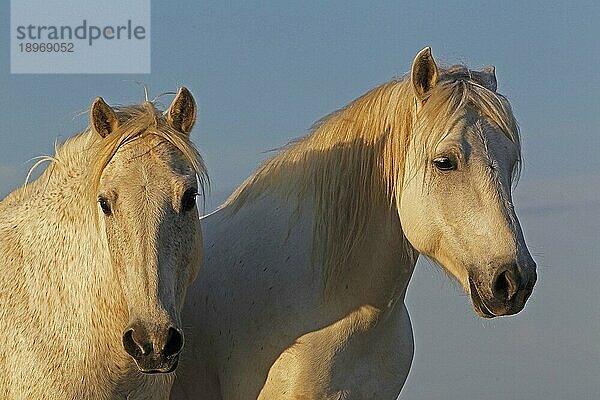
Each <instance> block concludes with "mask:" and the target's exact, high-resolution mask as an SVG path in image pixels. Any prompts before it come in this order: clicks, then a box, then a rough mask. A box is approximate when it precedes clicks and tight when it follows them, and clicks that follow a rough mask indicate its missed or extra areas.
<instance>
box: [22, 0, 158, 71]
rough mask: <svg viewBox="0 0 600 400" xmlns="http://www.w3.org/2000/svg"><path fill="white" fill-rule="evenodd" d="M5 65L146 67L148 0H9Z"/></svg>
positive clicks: (30, 67)
mask: <svg viewBox="0 0 600 400" xmlns="http://www.w3.org/2000/svg"><path fill="white" fill-rule="evenodd" d="M10 15H11V19H10V25H11V26H10V33H11V38H10V43H11V46H10V47H11V49H10V51H11V58H10V70H11V73H14V74H28V73H31V74H38V73H55V74H59V73H67V74H68V73H88V74H92V73H105V74H106V73H150V0H127V1H123V0H102V1H99V2H87V1H81V0H11V10H10Z"/></svg>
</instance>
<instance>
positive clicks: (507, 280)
mask: <svg viewBox="0 0 600 400" xmlns="http://www.w3.org/2000/svg"><path fill="white" fill-rule="evenodd" d="M518 290H519V285H518V283H517V278H516V277H515V274H514V272H513V271H511V270H505V271H502V272H500V273H499V274H498V275H497V276H496V279H495V280H494V283H493V285H492V292H493V294H494V297H496V298H498V299H501V300H502V301H510V300H511V299H512V298H513V296H514V295H515V293H517V291H518Z"/></svg>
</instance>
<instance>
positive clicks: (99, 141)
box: [3, 101, 209, 204]
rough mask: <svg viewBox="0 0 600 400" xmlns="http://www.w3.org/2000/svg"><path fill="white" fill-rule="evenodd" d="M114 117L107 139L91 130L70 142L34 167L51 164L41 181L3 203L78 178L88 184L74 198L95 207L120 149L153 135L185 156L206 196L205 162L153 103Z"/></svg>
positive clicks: (120, 109) (127, 108) (119, 111)
mask: <svg viewBox="0 0 600 400" xmlns="http://www.w3.org/2000/svg"><path fill="white" fill-rule="evenodd" d="M115 113H116V115H117V117H118V118H119V121H120V126H119V127H118V128H117V129H116V130H115V131H114V132H111V134H110V135H109V136H108V137H106V138H101V137H100V135H98V134H97V133H96V132H94V131H93V129H92V128H91V127H88V128H87V129H85V130H84V131H83V132H81V133H80V134H78V135H75V136H73V137H71V138H69V139H68V140H67V141H66V142H65V143H64V144H63V145H62V146H60V147H59V148H57V149H56V154H55V155H54V156H45V157H41V160H40V161H38V162H37V163H36V164H35V165H34V166H33V167H32V170H33V169H34V168H36V167H37V166H38V165H39V164H40V162H43V161H50V165H49V166H48V167H47V168H46V170H45V171H44V173H43V174H42V175H41V176H40V178H38V179H37V180H36V181H34V182H31V183H27V181H26V183H25V185H23V187H21V188H20V189H18V190H16V191H15V192H13V193H11V194H10V195H9V196H7V198H6V199H5V200H4V201H3V203H4V204H8V203H13V202H15V201H20V200H23V199H25V198H28V197H30V196H32V195H33V194H34V193H36V191H37V190H38V189H42V190H43V189H44V188H45V187H46V185H47V183H48V182H49V181H50V179H61V177H64V178H63V179H66V177H69V178H73V177H76V176H78V177H81V178H82V179H83V180H84V181H86V182H88V184H86V185H79V186H76V187H75V188H76V189H79V190H81V191H83V193H74V195H80V196H90V199H91V202H92V203H95V202H96V195H97V193H96V191H97V188H98V185H99V184H100V178H101V176H102V173H103V172H104V169H105V168H106V166H107V165H108V164H109V162H110V161H111V159H112V158H113V157H114V155H115V154H116V153H117V151H118V150H119V148H121V146H123V145H125V144H127V143H129V142H131V141H133V140H136V139H140V140H144V139H145V138H149V137H151V136H152V135H155V136H158V137H160V138H162V139H164V140H165V141H166V142H168V143H170V144H172V145H173V146H174V147H175V148H176V149H177V150H179V151H180V152H181V153H182V154H183V156H184V157H185V158H186V160H187V161H188V162H189V163H190V165H191V166H192V168H193V169H194V171H195V172H196V175H197V177H198V181H199V184H200V185H199V190H200V192H201V194H202V195H204V192H205V189H206V187H207V185H208V183H209V181H208V174H207V172H206V167H205V165H204V161H203V160H202V157H201V156H200V154H199V153H198V151H197V150H196V148H195V146H194V144H193V143H192V142H191V141H190V140H189V138H188V136H187V135H184V134H182V133H180V132H177V131H176V130H175V129H173V128H171V127H170V126H169V125H168V123H167V121H166V118H165V116H164V115H163V112H162V111H160V110H158V109H157V108H156V107H155V106H154V104H153V103H151V102H149V101H146V102H144V103H143V104H136V105H128V106H120V107H115ZM82 168H83V169H82ZM30 174H31V171H30ZM28 178H29V175H28ZM203 197H204V196H203Z"/></svg>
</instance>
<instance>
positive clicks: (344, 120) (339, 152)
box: [223, 66, 520, 284]
mask: <svg viewBox="0 0 600 400" xmlns="http://www.w3.org/2000/svg"><path fill="white" fill-rule="evenodd" d="M439 72H440V75H439V82H438V84H437V85H436V86H435V87H434V88H433V89H432V90H431V92H430V94H429V97H428V99H427V101H426V102H425V104H424V105H423V107H422V108H421V109H420V110H419V111H418V112H417V103H416V99H415V96H414V94H413V90H412V85H411V82H410V78H404V79H402V80H392V81H390V82H387V83H384V84H382V85H381V86H379V87H377V88H375V89H372V90H371V91H369V92H367V93H366V94H364V95H363V96H361V97H359V98H358V99H356V100H354V101H353V102H351V103H350V104H348V105H347V106H346V107H344V108H342V109H340V110H338V111H335V112H333V113H332V114H330V115H328V116H326V117H325V118H323V119H321V120H319V121H318V122H317V123H316V124H315V125H314V126H313V127H312V128H311V130H310V133H309V134H308V135H307V136H306V137H304V138H301V139H298V140H296V141H294V142H292V143H290V144H288V145H287V146H285V147H283V148H282V149H281V151H280V153H279V154H278V155H277V156H275V157H273V158H272V159H270V160H268V161H266V162H265V163H264V164H263V165H262V166H261V167H259V169H258V170H257V171H256V172H255V173H254V174H253V175H252V176H250V177H249V178H248V179H246V181H245V182H244V183H243V184H242V185H241V186H240V187H239V188H238V189H237V190H236V191H235V192H234V193H233V194H232V195H231V196H230V197H229V199H227V201H226V202H225V204H224V205H223V206H224V207H226V206H231V208H232V210H233V212H236V211H238V210H239V209H240V208H241V207H242V206H243V205H244V204H246V203H247V202H249V201H252V200H253V199H256V198H258V197H259V196H260V195H261V194H263V193H265V192H267V191H275V192H277V193H280V194H283V195H284V196H286V197H288V198H291V197H296V198H297V199H298V200H300V199H301V198H302V197H303V196H306V195H307V194H308V195H312V196H313V199H314V202H315V210H314V221H315V222H314V226H313V262H315V261H318V262H319V263H320V264H321V265H322V268H323V270H322V271H323V279H324V282H325V284H327V282H328V281H329V279H330V278H331V277H332V276H333V275H335V274H337V273H339V272H342V271H343V268H344V265H345V264H346V262H347V261H348V259H349V258H350V257H351V255H352V251H353V249H355V247H356V246H357V245H358V244H359V243H361V242H362V241H363V240H364V237H365V234H366V233H367V232H366V227H367V224H368V222H369V221H370V218H371V216H372V215H373V212H374V210H375V209H376V207H375V205H381V204H384V205H386V206H387V207H390V208H392V207H394V206H395V204H396V198H397V196H398V194H400V193H401V190H402V187H403V183H404V178H405V177H404V171H405V161H406V153H407V149H408V148H409V146H408V145H409V144H410V143H411V141H413V140H417V141H418V142H417V143H418V146H416V148H417V151H419V153H420V154H418V157H416V159H417V160H419V162H421V163H425V165H427V164H426V161H427V160H430V159H431V157H432V156H433V154H432V152H433V151H434V150H435V148H436V144H437V143H439V142H440V141H441V140H442V139H443V137H444V135H445V134H446V133H447V132H448V129H449V126H450V125H451V124H452V123H453V122H454V121H455V118H456V116H457V115H458V113H460V112H461V111H463V110H464V109H467V108H468V109H470V110H473V111H475V112H477V113H479V114H480V115H482V116H484V117H485V118H487V119H488V120H489V121H490V122H491V123H493V124H495V125H496V126H497V127H498V128H499V129H500V130H501V131H502V132H503V133H504V134H505V135H506V136H507V137H508V138H509V139H510V140H511V141H512V142H514V143H515V144H516V145H517V146H518V151H519V159H520V140H519V129H518V126H517V122H516V120H515V118H514V116H513V114H512V111H511V108H510V105H509V104H508V101H507V100H506V99H505V98H504V97H503V96H501V95H499V94H497V93H495V92H493V91H491V90H488V89H486V88H485V87H484V86H483V83H482V82H480V81H479V79H478V78H477V76H475V75H474V73H472V71H469V70H468V69H467V68H466V67H464V66H453V67H450V68H448V69H443V70H440V71H439ZM416 128H420V129H418V131H419V132H427V135H425V137H417V135H413V132H415V131H416V130H417V129H416ZM518 164H519V163H517V165H518ZM411 167H413V168H415V167H419V166H418V165H415V166H411ZM518 170H519V167H518V166H517V167H516V168H515V175H517V174H518ZM298 203H300V202H299V201H298Z"/></svg>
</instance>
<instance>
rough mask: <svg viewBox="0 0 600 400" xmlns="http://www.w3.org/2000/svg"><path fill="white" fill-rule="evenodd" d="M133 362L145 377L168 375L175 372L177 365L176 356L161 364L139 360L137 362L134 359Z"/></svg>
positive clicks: (177, 358) (177, 359)
mask: <svg viewBox="0 0 600 400" xmlns="http://www.w3.org/2000/svg"><path fill="white" fill-rule="evenodd" d="M134 361H135V364H136V365H137V367H138V369H139V371H140V372H141V373H143V374H147V375H154V374H168V373H171V372H173V371H175V369H177V365H179V357H178V356H177V357H173V358H170V359H168V360H166V361H165V362H163V363H148V362H144V361H141V360H140V361H138V360H136V359H134Z"/></svg>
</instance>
